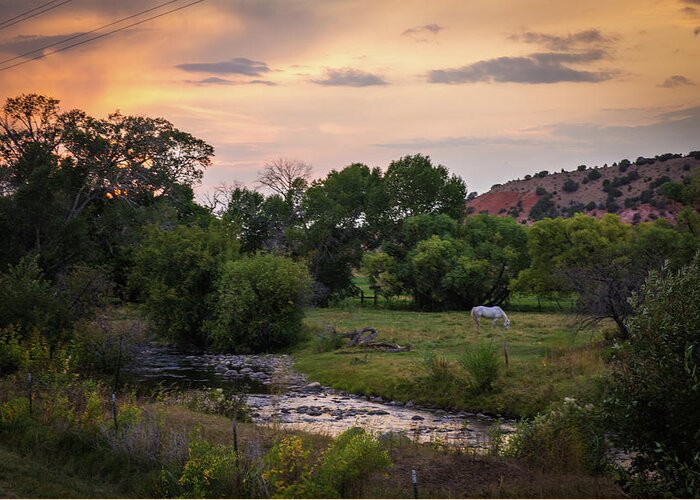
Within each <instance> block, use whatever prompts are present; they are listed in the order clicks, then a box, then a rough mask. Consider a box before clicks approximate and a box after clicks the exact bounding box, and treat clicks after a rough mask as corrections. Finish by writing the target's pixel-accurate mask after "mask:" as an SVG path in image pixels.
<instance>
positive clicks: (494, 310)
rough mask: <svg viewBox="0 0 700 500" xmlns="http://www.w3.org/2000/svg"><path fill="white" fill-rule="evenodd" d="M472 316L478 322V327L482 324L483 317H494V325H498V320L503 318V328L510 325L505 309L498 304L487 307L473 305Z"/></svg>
mask: <svg viewBox="0 0 700 500" xmlns="http://www.w3.org/2000/svg"><path fill="white" fill-rule="evenodd" d="M472 318H473V319H474V322H475V323H476V327H477V328H479V327H480V326H481V318H488V319H493V326H496V322H497V321H498V320H499V319H501V318H503V328H505V329H506V330H507V329H508V327H509V326H510V320H509V319H508V316H507V315H506V313H505V311H503V309H501V308H500V307H498V306H494V307H486V306H476V307H472Z"/></svg>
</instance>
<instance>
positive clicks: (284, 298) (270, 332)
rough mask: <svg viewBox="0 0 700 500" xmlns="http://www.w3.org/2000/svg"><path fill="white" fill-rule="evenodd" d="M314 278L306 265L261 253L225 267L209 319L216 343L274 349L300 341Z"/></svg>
mask: <svg viewBox="0 0 700 500" xmlns="http://www.w3.org/2000/svg"><path fill="white" fill-rule="evenodd" d="M310 290H311V277H310V276H309V273H308V271H307V269H306V266H304V265H303V264H302V263H298V262H294V261H293V260H291V259H288V258H285V257H276V256H274V255H271V254H263V253H258V254H256V255H254V256H251V257H245V258H243V259H241V260H238V261H234V262H228V263H227V264H226V265H225V266H224V270H223V273H222V276H221V279H220V281H219V283H218V287H217V291H218V303H217V304H216V309H215V310H216V313H215V317H214V319H213V321H212V322H211V323H210V326H209V328H210V331H211V339H212V342H213V344H214V346H215V347H217V348H218V349H221V350H226V351H235V352H271V351H273V350H278V349H284V348H287V347H290V346H292V345H294V344H295V343H296V342H298V341H299V340H300V339H301V336H302V323H301V320H302V318H303V316H304V312H303V309H302V307H303V304H304V301H305V298H306V296H307V295H308V294H309V293H310Z"/></svg>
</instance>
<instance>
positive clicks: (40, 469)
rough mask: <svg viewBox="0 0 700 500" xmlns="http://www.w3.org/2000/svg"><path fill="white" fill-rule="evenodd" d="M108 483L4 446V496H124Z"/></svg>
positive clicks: (0, 452)
mask: <svg viewBox="0 0 700 500" xmlns="http://www.w3.org/2000/svg"><path fill="white" fill-rule="evenodd" d="M121 496H122V495H121V494H120V492H119V491H118V490H117V489H116V488H115V487H114V486H113V485H110V484H108V483H103V482H98V483H96V482H95V481H93V480H90V479H87V478H84V477H77V476H75V475H73V474H71V473H70V472H66V471H64V470H62V469H61V467H58V468H57V467H56V466H48V465H46V464H43V463H41V462H40V461H38V460H37V459H35V458H32V457H31V456H22V455H20V454H18V453H16V452H14V451H11V450H8V449H6V448H5V447H4V446H0V498H120V497H121Z"/></svg>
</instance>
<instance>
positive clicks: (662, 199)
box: [467, 151, 700, 223]
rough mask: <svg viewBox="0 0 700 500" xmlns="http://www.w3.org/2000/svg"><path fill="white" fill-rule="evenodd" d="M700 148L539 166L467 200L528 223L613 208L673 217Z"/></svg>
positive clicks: (643, 217) (640, 216)
mask: <svg viewBox="0 0 700 500" xmlns="http://www.w3.org/2000/svg"><path fill="white" fill-rule="evenodd" d="M698 166H700V151H691V152H690V153H689V154H688V155H686V156H683V155H681V154H672V153H667V154H663V155H658V156H656V157H655V158H643V157H639V158H637V160H636V161H634V162H631V161H629V160H622V161H620V162H619V163H613V164H612V165H610V166H608V165H607V164H605V165H604V166H602V167H598V166H596V167H587V166H586V165H580V166H579V167H578V168H577V169H576V170H574V171H570V172H565V171H564V170H563V169H562V171H561V172H552V173H550V172H548V171H546V170H542V171H540V172H537V173H534V174H533V175H526V176H525V178H524V179H516V180H513V181H509V182H506V183H504V184H496V185H494V186H493V187H492V188H491V190H490V191H488V192H486V193H484V194H482V195H480V196H477V197H475V198H473V199H471V200H469V201H468V202H467V210H468V211H470V212H471V213H488V214H491V215H509V216H511V217H514V218H516V219H517V220H518V221H521V222H526V223H530V222H533V221H535V220H540V219H542V218H544V217H557V216H565V217H566V216H571V215H573V214H575V213H579V212H582V213H586V214H588V215H592V216H596V217H598V216H601V215H603V214H605V213H616V214H619V215H620V218H621V219H622V220H623V221H624V222H627V223H638V222H645V221H652V220H655V219H657V218H666V219H669V220H671V221H672V222H673V221H675V217H676V215H678V213H679V212H680V210H681V208H682V203H681V202H682V201H683V200H682V195H681V194H680V191H681V190H682V188H683V186H688V185H690V184H691V182H692V179H693V177H698V173H697V172H698Z"/></svg>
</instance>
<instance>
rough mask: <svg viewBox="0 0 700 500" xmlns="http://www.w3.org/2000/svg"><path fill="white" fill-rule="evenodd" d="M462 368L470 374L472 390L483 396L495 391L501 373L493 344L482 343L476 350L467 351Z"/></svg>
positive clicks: (463, 357) (462, 360) (462, 358)
mask: <svg viewBox="0 0 700 500" xmlns="http://www.w3.org/2000/svg"><path fill="white" fill-rule="evenodd" d="M460 363H461V364H462V367H464V369H465V370H466V371H467V373H469V376H470V377H469V378H470V384H469V388H470V390H471V391H472V392H473V393H475V394H482V393H486V392H490V391H492V390H493V385H494V384H495V383H496V381H497V380H498V377H499V375H500V372H501V362H500V360H499V357H498V354H497V352H496V349H495V348H494V347H493V343H492V342H491V343H489V344H486V343H481V344H479V345H478V346H477V348H476V349H475V350H472V351H467V352H466V353H465V354H464V355H463V356H462V357H461V358H460Z"/></svg>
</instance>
